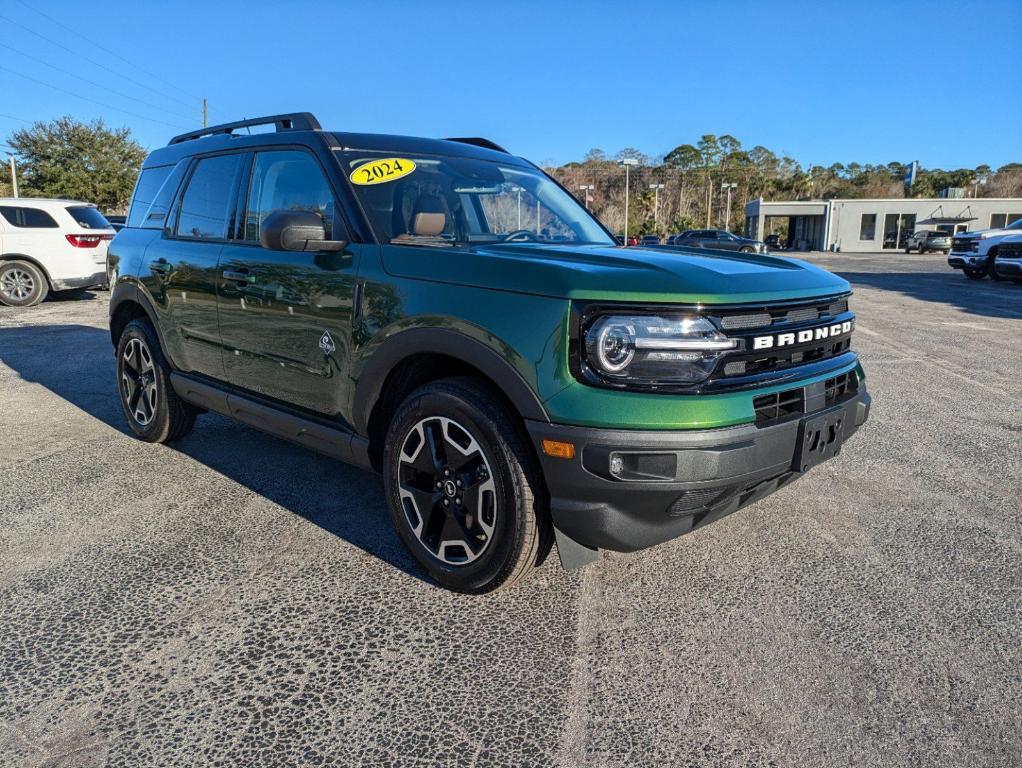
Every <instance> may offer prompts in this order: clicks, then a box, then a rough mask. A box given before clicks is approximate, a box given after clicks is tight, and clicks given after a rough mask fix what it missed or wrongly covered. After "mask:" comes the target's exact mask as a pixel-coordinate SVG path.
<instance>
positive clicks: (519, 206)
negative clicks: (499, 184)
mask: <svg viewBox="0 0 1022 768" xmlns="http://www.w3.org/2000/svg"><path fill="white" fill-rule="evenodd" d="M511 191H512V192H517V193H518V229H519V230H520V229H521V228H522V191H523V190H522V188H521V187H515V188H514V189H513V190H511Z"/></svg>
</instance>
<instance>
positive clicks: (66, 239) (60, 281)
mask: <svg viewBox="0 0 1022 768" xmlns="http://www.w3.org/2000/svg"><path fill="white" fill-rule="evenodd" d="M114 234H115V232H114V230H113V228H112V227H111V226H110V224H109V222H107V220H106V219H105V218H103V214H101V213H100V212H99V210H98V209H97V208H96V206H94V205H92V203H84V202H79V201H75V200H46V199H41V198H32V197H9V198H0V304H6V305H8V306H12V307H31V306H34V305H36V304H38V303H39V302H41V301H42V300H43V299H45V298H46V296H47V295H48V294H49V293H50V292H51V291H53V292H56V293H59V294H63V295H65V296H71V295H74V294H76V293H81V292H82V291H85V290H86V289H88V288H94V287H97V286H101V285H103V283H104V282H105V281H106V252H107V246H108V245H109V242H110V240H112V239H113V236H114Z"/></svg>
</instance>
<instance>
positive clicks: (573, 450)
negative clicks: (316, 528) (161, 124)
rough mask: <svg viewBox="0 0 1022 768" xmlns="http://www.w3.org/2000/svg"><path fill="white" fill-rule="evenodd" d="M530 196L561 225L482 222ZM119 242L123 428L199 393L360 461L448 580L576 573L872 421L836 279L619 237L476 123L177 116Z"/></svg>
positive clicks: (699, 519)
mask: <svg viewBox="0 0 1022 768" xmlns="http://www.w3.org/2000/svg"><path fill="white" fill-rule="evenodd" d="M263 124H268V125H273V126H275V127H276V131H274V132H257V133H254V134H251V135H248V134H246V133H244V132H243V129H244V128H247V127H250V126H253V125H263ZM521 190H525V191H527V192H528V193H529V194H530V195H532V196H533V197H535V198H536V199H537V201H538V202H539V204H540V205H542V207H543V211H544V213H545V215H546V217H547V222H548V225H549V227H550V230H549V231H550V232H557V233H559V234H561V233H567V234H568V235H569V237H571V240H570V241H567V242H554V241H552V240H550V239H548V238H546V237H544V235H543V233H542V231H536V230H533V229H519V230H516V231H513V232H508V233H505V234H498V233H497V230H498V228H499V225H498V224H497V223H496V222H494V221H489V220H488V219H487V217H488V215H490V214H489V213H488V212H498V213H499V212H503V211H507V210H513V207H514V206H515V205H516V203H517V194H518V193H519V192H520V191H521ZM468 211H471V212H472V214H471V215H469V214H468V213H467V212H468ZM494 218H496V216H494ZM523 223H525V222H524V221H523ZM712 261H716V262H717V263H718V266H719V268H718V269H712V268H710V267H709V266H708V262H712ZM739 262H740V263H739ZM110 263H111V266H112V269H113V270H114V272H115V274H116V282H115V285H114V288H113V292H112V295H111V299H110V334H111V339H112V341H113V344H114V346H115V348H116V359H117V369H116V380H115V382H112V384H114V385H115V387H116V392H117V393H118V396H119V398H120V404H121V407H122V410H123V413H124V416H125V418H126V420H127V423H128V425H129V427H130V429H131V430H132V432H133V433H134V434H135V435H137V436H138V437H139V438H140V439H142V440H146V441H149V442H171V441H173V440H176V439H178V438H180V437H182V436H183V435H185V434H186V433H188V432H189V431H190V430H191V429H192V428H193V426H194V424H195V419H196V416H197V415H199V414H200V413H201V412H204V411H217V412H220V413H222V414H226V415H228V416H231V417H233V418H236V419H239V420H241V421H243V422H245V423H247V424H250V425H252V426H254V427H256V428H259V429H263V430H266V431H267V432H270V433H273V434H275V435H278V436H281V437H283V438H286V439H289V440H293V441H295V442H297V443H300V444H302V445H305V446H308V447H310V448H314V449H316V450H319V451H322V452H324V453H326V454H329V455H331V456H334V457H337V458H339V459H342V460H345V461H349V462H353V463H355V464H357V465H359V466H362V467H365V468H367V469H375V470H377V471H379V472H381V473H382V474H383V488H384V491H385V493H386V498H387V502H388V507H389V510H390V518H391V521H392V522H393V524H394V526H395V528H396V530H397V533H398V535H399V537H400V539H401V541H402V543H403V544H404V545H405V546H406V547H407V548H408V551H409V552H410V553H411V556H412V557H413V558H414V559H415V560H416V561H417V562H418V563H419V564H420V565H421V567H422V568H423V569H425V570H426V572H428V573H429V574H430V575H431V576H432V577H433V578H434V579H435V580H436V581H438V582H439V583H441V584H443V585H444V586H446V587H448V588H451V589H454V590H460V591H464V592H473V593H479V592H487V591H491V590H494V589H498V588H501V587H505V586H507V585H509V584H512V583H515V582H516V581H518V580H520V579H521V578H522V577H524V576H525V575H526V574H528V573H529V572H530V571H531V570H532V569H533V568H534V566H535V565H536V564H537V563H538V562H540V561H541V560H542V558H543V556H544V554H545V551H546V549H547V548H548V547H549V546H550V544H551V542H553V541H556V545H557V550H558V554H559V555H560V557H561V562H562V564H563V565H564V566H566V567H577V566H580V565H584V564H586V563H588V562H591V561H593V560H594V559H596V556H597V552H598V550H599V549H611V550H622V551H634V550H637V549H643V548H645V547H649V546H652V545H654V544H657V543H660V542H663V541H666V540H668V539H671V538H674V537H676V536H679V535H681V534H683V533H687V532H688V531H690V530H692V529H693V528H696V527H698V526H701V525H704V524H706V523H708V522H710V521H713V520H716V519H718V518H720V517H722V516H724V515H727V514H730V513H732V512H734V511H735V510H737V509H739V508H740V507H742V506H744V505H746V504H748V503H751V502H753V501H756V500H759V499H761V498H763V497H764V496H766V495H768V494H770V493H772V492H773V491H775V490H777V489H779V488H781V487H783V486H786V485H788V484H789V483H790V482H791V481H794V480H796V479H797V478H799V477H801V476H802V475H803V474H804V473H806V472H808V471H811V470H812V468H813V467H814V466H815V465H817V464H819V463H821V462H823V461H826V460H828V459H830V458H831V457H833V456H835V455H836V454H837V453H838V452H839V450H841V449H842V446H844V445H846V443H847V441H848V439H849V438H850V437H851V436H852V434H853V433H854V432H855V431H856V430H857V429H858V427H859V426H860V425H862V424H863V423H864V422H865V421H866V419H867V417H868V415H869V408H870V397H869V394H868V393H867V391H866V382H865V378H864V375H863V372H862V368H861V366H860V365H859V361H858V359H857V357H856V355H855V353H854V352H853V351H852V350H851V348H850V345H851V340H852V336H853V329H854V322H855V320H854V315H853V314H852V312H851V311H850V309H849V306H848V301H849V296H850V287H849V284H848V283H847V282H846V281H845V280H843V279H841V278H840V277H837V276H836V275H833V274H831V273H829V272H827V271H825V270H823V269H821V268H819V267H817V266H813V265H810V264H807V263H804V262H799V261H796V260H793V259H781V258H778V259H776V260H764V263H761V264H757V263H754V262H751V261H748V260H742V259H739V257H738V256H737V255H736V254H729V253H720V252H709V251H708V252H707V253H706V254H705V255H703V256H698V257H696V256H692V255H690V254H686V253H679V252H677V251H668V250H665V249H659V248H647V249H642V248H634V249H631V248H627V249H622V248H618V247H616V246H615V244H614V239H613V237H612V236H611V234H610V233H609V232H608V231H607V230H606V228H604V226H603V225H602V224H601V223H600V222H599V221H598V220H597V219H595V218H594V217H593V216H592V215H591V214H590V213H589V212H588V211H586V209H585V208H584V207H583V206H582V205H580V204H579V202H578V201H577V200H576V199H575V198H574V197H572V196H571V195H570V194H569V193H568V192H566V191H564V189H563V188H561V187H560V186H559V185H557V184H555V183H552V182H551V180H550V178H549V177H548V176H547V175H546V174H545V173H543V171H542V170H540V169H539V168H537V167H536V166H534V165H533V164H531V163H529V162H528V161H526V160H523V159H521V158H518V157H515V156H513V155H511V154H509V153H508V152H507V151H505V150H503V149H501V148H500V147H498V146H497V145H496V144H493V143H492V142H489V141H487V140H485V139H478V138H474V139H447V140H441V139H421V138H410V137H394V136H374V135H369V134H352V133H332V132H328V131H324V130H322V129H321V128H320V125H319V123H318V121H316V119H315V118H314V117H313V116H312V115H310V114H308V113H298V114H289V115H275V116H272V117H267V118H259V119H255V120H243V121H240V122H237V123H229V124H225V125H217V126H211V127H209V128H204V129H201V130H197V131H194V132H190V133H186V134H183V135H181V136H177V137H175V138H174V139H172V140H171V143H170V145H169V146H167V147H163V148H160V149H157V150H156V151H154V152H153V153H152V154H150V155H149V157H148V158H147V160H146V161H145V163H144V164H143V167H142V172H141V176H140V178H139V181H138V185H137V188H136V191H135V196H134V200H133V201H132V205H131V212H130V213H129V215H128V222H127V226H126V227H125V229H124V230H123V231H122V232H121V233H120V234H119V235H118V236H117V237H116V238H115V239H114V241H113V243H112V244H111V248H110ZM750 296H751V297H755V300H756V303H755V305H754V306H751V308H750V305H749V304H748V302H749V301H750V298H749V297H750ZM523 318H526V319H527V322H523ZM265 471H266V472H272V471H274V470H273V462H272V460H271V457H267V458H266V462H265ZM824 481H826V478H824ZM180 490H181V493H182V494H183V495H186V494H187V493H188V489H187V487H185V486H182V487H181V489H180ZM343 492H344V490H343V489H342V488H338V493H343ZM352 524H353V525H357V524H358V523H357V522H353V523H352Z"/></svg>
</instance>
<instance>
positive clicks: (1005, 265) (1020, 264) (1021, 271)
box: [994, 259, 1022, 277]
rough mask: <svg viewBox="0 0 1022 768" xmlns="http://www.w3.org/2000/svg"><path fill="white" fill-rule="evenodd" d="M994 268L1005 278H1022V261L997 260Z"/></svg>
mask: <svg viewBox="0 0 1022 768" xmlns="http://www.w3.org/2000/svg"><path fill="white" fill-rule="evenodd" d="M994 266H995V267H996V268H997V274H999V275H1003V276H1004V277H1022V259H995V260H994Z"/></svg>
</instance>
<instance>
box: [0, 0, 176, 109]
mask: <svg viewBox="0 0 1022 768" xmlns="http://www.w3.org/2000/svg"><path fill="white" fill-rule="evenodd" d="M0 19H3V20H4V21H6V22H8V23H9V24H13V25H14V26H16V27H20V28H21V29H23V30H25V31H26V32H28V33H29V34H32V35H35V36H36V37H38V38H39V39H40V40H45V41H46V42H48V43H50V44H51V45H55V46H57V47H58V48H61V49H63V50H65V51H67V52H68V53H70V54H71V55H72V56H76V57H78V58H80V59H84V60H85V61H87V62H89V63H90V64H93V65H94V66H97V67H99V68H100V69H105V70H106V71H107V72H110V73H111V74H113V75H116V76H117V77H119V78H121V79H122V80H127V81H128V82H129V83H134V84H135V85H137V86H139V87H140V88H145V89H146V90H147V91H152V92H153V93H157V94H160V95H161V96H163V97H164V98H167V99H170V100H171V101H176V102H177V103H178V104H181V105H183V106H185V107H192V106H193V105H192V104H189V103H188V102H186V101H182V100H181V99H179V98H177V97H176V96H171V95H170V94H168V93H164V92H162V91H159V90H157V89H156V88H153V87H152V86H149V85H146V84H145V83H142V82H139V81H138V80H135V79H134V78H131V77H128V76H127V75H125V74H124V73H123V72H118V71H117V70H115V69H113V68H111V67H108V66H107V65H106V64H103V63H102V62H99V61H96V60H95V59H90V58H89V57H88V56H85V55H84V54H81V53H78V52H76V51H74V50H72V49H71V48H68V47H67V46H66V45H64V44H63V43H58V42H57V41H56V40H53V39H52V38H49V37H47V36H46V35H43V34H41V33H39V32H36V31H35V30H34V29H32V28H30V27H26V26H25V25H24V24H22V23H20V22H18V21H15V20H14V19H12V18H10V17H9V16H4V15H3V14H0Z"/></svg>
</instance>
